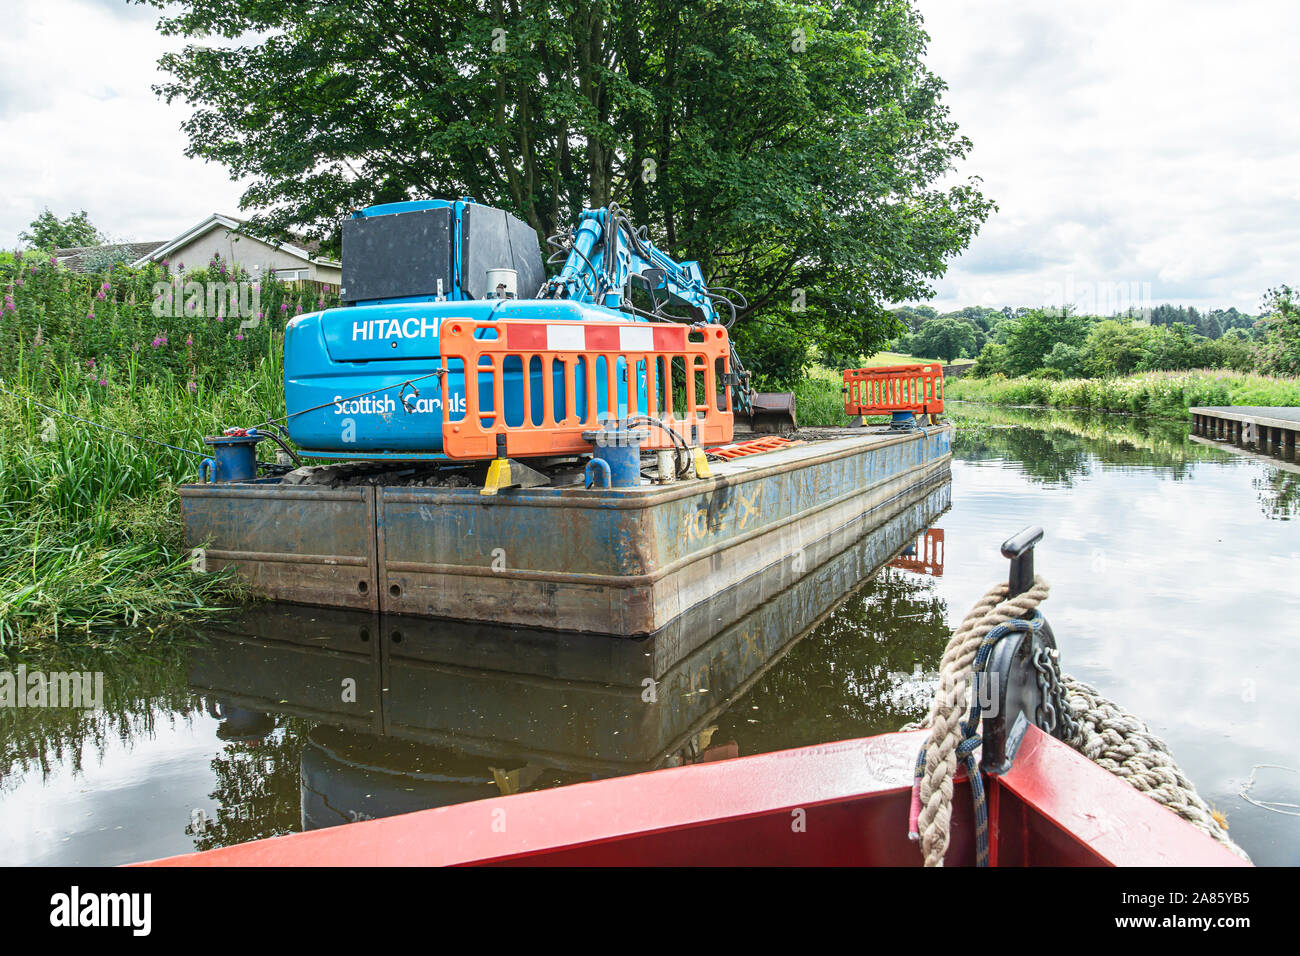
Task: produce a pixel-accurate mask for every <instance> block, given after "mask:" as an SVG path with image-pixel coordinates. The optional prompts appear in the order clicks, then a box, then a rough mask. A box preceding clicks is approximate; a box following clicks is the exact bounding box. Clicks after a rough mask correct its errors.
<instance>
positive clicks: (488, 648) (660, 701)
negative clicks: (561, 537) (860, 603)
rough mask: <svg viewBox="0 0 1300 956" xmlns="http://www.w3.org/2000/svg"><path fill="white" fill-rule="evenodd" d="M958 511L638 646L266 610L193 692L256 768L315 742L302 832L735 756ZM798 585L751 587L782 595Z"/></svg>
mask: <svg viewBox="0 0 1300 956" xmlns="http://www.w3.org/2000/svg"><path fill="white" fill-rule="evenodd" d="M949 498H950V484H949V483H948V482H947V481H944V482H943V483H942V484H938V485H936V486H935V487H934V488H933V489H932V490H931V491H930V492H929V493H928V494H927V495H926V496H925V497H924V498H923V499H922V500H920V501H918V502H917V503H916V504H914V505H912V506H910V507H908V508H906V509H905V510H903V511H902V512H901V513H900V514H899V515H898V516H896V517H895V518H893V519H892V520H890V521H889V522H887V523H886V524H884V525H882V526H881V527H880V528H877V529H876V530H874V531H873V532H871V533H870V534H868V535H866V536H865V537H863V538H860V539H859V540H858V541H857V542H856V543H855V544H854V545H852V546H851V547H849V548H847V549H846V550H844V551H842V552H840V553H839V554H838V555H835V556H834V557H832V558H830V559H829V560H827V561H825V562H824V563H823V564H821V565H820V566H819V567H816V568H814V569H812V570H811V571H807V572H806V573H805V574H804V576H803V577H802V578H801V579H800V580H798V581H797V582H796V583H794V584H793V585H791V586H788V587H786V588H785V589H784V590H781V591H779V592H778V593H775V594H774V596H772V597H770V598H769V599H768V600H766V601H765V602H764V603H762V604H760V605H759V606H758V607H757V608H755V609H754V610H751V611H749V612H748V613H746V614H744V615H743V616H738V615H737V614H736V613H735V609H736V608H743V607H747V606H752V604H753V594H752V592H751V593H747V594H734V593H724V594H720V595H719V596H718V597H717V598H715V599H714V600H713V601H711V602H709V603H708V604H706V605H704V606H702V607H700V608H697V609H696V611H694V612H692V613H690V614H688V615H687V616H685V617H684V618H682V619H679V620H678V621H677V622H675V623H674V624H673V625H672V626H671V627H669V628H667V629H665V630H664V631H662V632H660V633H658V634H655V635H651V636H650V637H647V638H643V639H636V640H633V639H626V638H620V637H610V636H599V635H582V634H573V633H559V632H543V631H532V630H521V629H516V628H508V627H499V626H489V625H467V624H460V623H452V622H446V621H432V620H425V619H417V618H405V617H395V616H376V615H371V614H366V613H362V612H351V611H341V610H329V609H301V608H290V607H284V606H267V607H263V608H259V609H256V610H254V611H252V612H249V613H248V614H246V615H244V616H243V617H241V618H240V619H239V620H238V621H236V622H234V623H232V624H229V625H227V626H226V627H225V628H224V629H221V630H217V631H213V632H210V636H209V640H208V641H207V643H206V644H205V646H203V647H200V648H198V649H196V650H195V651H194V652H193V653H192V657H191V664H190V683H191V685H192V686H193V688H194V689H195V690H196V691H198V692H199V693H201V694H202V695H203V696H204V697H206V698H208V699H209V701H210V704H209V706H210V707H212V708H213V710H212V712H213V713H214V714H216V715H218V716H220V715H223V714H228V715H230V720H232V721H237V722H238V724H239V727H238V728H235V727H231V728H230V731H229V734H230V739H239V740H241V741H244V742H245V744H246V745H247V746H249V748H250V750H252V751H256V747H255V746H254V741H251V740H250V739H249V738H248V737H247V736H246V734H247V732H248V731H249V730H250V729H251V730H252V731H253V732H254V735H255V733H256V730H257V729H258V728H259V727H264V728H266V730H267V731H268V732H269V731H270V729H271V728H272V727H273V726H275V724H276V723H277V719H278V720H280V721H283V720H285V719H291V718H292V717H295V716H296V717H302V718H307V719H308V721H311V722H313V723H314V724H315V726H313V727H311V728H310V729H308V730H306V733H305V739H303V740H302V741H301V757H300V760H301V764H300V766H301V774H300V782H301V809H302V826H303V828H304V829H318V828H322V827H328V826H334V825H337V824H341V823H348V822H353V821H356V820H363V819H371V818H374V817H382V816H390V815H393V814H398V813H405V812H409V811H412V810H417V809H423V808H428V807H434V806H445V805H449V804H454V803H462V802H465V801H469V800H477V799H481V798H485V797H491V796H497V795H499V794H502V793H514V792H517V791H520V790H530V789H541V788H544V787H550V786H555V785H559V784H565V783H573V782H578V781H580V780H589V779H595V778H599V777H608V776H616V775H621V774H628V773H635V772H639V771H644V770H651V769H655V768H658V767H665V766H675V765H678V764H681V763H694V762H700V761H704V760H712V759H720V758H724V757H730V756H737V755H739V748H738V747H737V745H736V742H735V740H734V739H719V735H718V733H717V731H718V725H719V721H718V718H719V717H720V715H722V714H723V713H724V711H726V710H727V709H728V708H729V707H732V706H733V705H734V703H735V701H736V700H737V699H738V698H740V697H741V696H743V695H744V694H745V693H746V692H747V691H748V690H749V689H750V688H751V687H752V686H754V684H755V683H756V682H758V681H759V680H761V679H762V678H763V676H764V675H765V674H766V673H767V672H768V671H769V670H770V669H771V668H772V667H773V665H775V664H776V663H777V662H778V661H779V660H781V658H782V657H784V656H785V655H786V654H787V653H788V652H789V651H790V650H791V648H792V647H794V646H795V645H796V644H797V643H798V642H799V641H800V639H801V638H802V637H804V636H805V635H806V634H807V633H808V632H809V631H810V629H812V628H813V627H814V626H815V625H817V624H818V623H819V622H820V621H821V620H822V619H823V618H824V617H826V615H827V614H828V613H829V612H830V611H832V610H833V609H834V608H835V607H836V605H837V604H839V603H840V602H841V601H842V600H844V599H845V598H847V597H849V596H850V595H852V594H853V593H855V592H856V591H858V590H859V589H860V588H861V587H862V586H863V585H864V584H865V583H866V582H868V581H869V580H870V579H871V578H872V577H873V575H874V574H875V573H876V572H877V571H878V570H879V569H881V568H882V567H883V566H885V565H886V564H887V563H889V561H890V560H891V559H892V558H894V557H895V556H896V555H898V554H899V553H900V552H901V551H902V550H903V549H905V548H907V547H909V546H912V547H915V545H916V541H917V536H918V534H921V535H922V540H925V538H924V535H923V532H924V531H925V529H926V528H927V527H928V526H929V524H930V523H931V521H932V520H933V519H934V518H935V517H936V516H937V515H938V514H940V513H941V512H942V511H943V510H944V509H945V508H946V507H947V506H948V503H949ZM797 570H799V571H803V570H804V569H802V568H799V569H797ZM789 573H790V569H789V568H774V569H772V571H771V576H770V579H766V580H765V575H764V574H759V575H756V576H755V578H754V580H753V581H752V582H751V583H749V584H748V585H747V587H748V588H759V589H762V588H765V587H772V588H773V589H775V588H776V587H778V586H779V584H778V583H776V582H777V580H778V577H779V578H783V579H784V580H788V578H789ZM784 580H781V581H780V583H784ZM729 611H730V613H729ZM258 714H262V715H266V714H275V715H280V716H279V717H278V718H271V717H269V716H267V717H265V722H264V723H262V724H259V723H258V721H257V719H256V715H258ZM286 715H287V717H286ZM229 835H230V836H233V835H234V834H233V833H231V834H229ZM245 838H247V837H245ZM222 842H226V841H225V840H217V841H215V842H209V841H206V840H205V841H199V843H200V847H202V846H205V845H207V846H211V845H220V844H221V843H222Z"/></svg>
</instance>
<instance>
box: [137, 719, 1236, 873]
mask: <svg viewBox="0 0 1300 956" xmlns="http://www.w3.org/2000/svg"><path fill="white" fill-rule="evenodd" d="M924 740H925V734H924V733H923V732H915V733H898V734H884V735H882V736H879V737H868V738H863V739H859V740H847V741H840V742H837V743H829V744H822V745H819V746H815V747H805V748H800V749H797V750H785V751H779V752H776V753H766V754H758V755H756V756H752V757H742V758H738V759H735V760H722V761H717V762H711V763H703V764H695V765H691V766H685V767H675V768H672V769H667V770H658V771H654V772H651V773H642V774H634V775H631V776H626V777H616V778H612V779H607V780H598V781H594V782H591V783H582V784H576V785H573V786H567V787H558V788H555V789H550V790H540V791H535V792H530V793H522V794H516V795H513V796H508V797H498V798H493V799H489V800H477V801H473V802H470V803H462V804H457V805H454V806H449V807H439V808H436V809H432V810H422V811H419V812H416V813H409V814H404V815H402V816H396V817H388V818H385V819H380V820H370V821H365V822H361V823H353V824H348V825H346V826H340V827H334V828H332V829H327V830H316V831H312V832H308V833H297V834H293V835H290V836H284V837H277V838H274V839H269V840H259V841H257V842H254V843H245V844H241V845H238V846H230V847H224V848H221V849H216V850H208V851H206V852H203V853H194V854H189V855H186V856H176V857H170V858H168V859H164V860H158V861H155V862H154V863H153V864H151V865H159V866H358V865H359V866H446V865H466V864H489V863H496V864H514V865H584V866H600V865H616V866H617V865H637V866H656V865H678V866H680V865H742V866H744V865H752V866H771V865H805V866H837V865H847V866H864V865H865V866H871V865H877V866H879V865H883V866H919V865H920V863H921V856H920V853H919V852H918V849H917V845H916V844H915V843H912V842H910V841H909V840H908V838H907V811H908V801H909V797H910V788H911V783H912V771H913V764H914V762H915V760H916V754H917V750H918V749H919V748H920V747H921V745H922V744H923V743H924ZM987 788H988V794H989V824H990V862H991V864H992V865H994V866H998V865H1001V866H1021V865H1048V866H1098V865H1100V866H1153V865H1154V866H1244V865H1247V864H1245V863H1244V862H1243V861H1242V860H1240V859H1238V858H1237V857H1236V856H1234V855H1233V854H1232V853H1230V852H1229V851H1228V850H1226V849H1224V848H1223V847H1222V846H1220V845H1219V844H1218V843H1216V842H1215V841H1214V840H1212V839H1211V838H1210V837H1208V836H1206V835H1205V834H1203V833H1201V832H1200V831H1199V830H1197V829H1196V828H1195V827H1193V826H1192V825H1191V824H1189V823H1187V822H1185V821H1184V820H1182V819H1181V818H1180V817H1178V816H1176V815H1175V814H1174V813H1172V812H1171V811H1169V810H1167V809H1165V808H1164V807H1162V806H1160V805H1159V804H1157V803H1156V802H1155V801H1153V800H1151V799H1150V798H1148V797H1146V796H1144V795H1143V794H1141V793H1139V792H1138V791H1136V790H1134V789H1133V788H1132V787H1130V786H1129V785H1128V784H1127V783H1125V782H1123V781H1122V780H1119V779H1118V778H1116V777H1114V776H1112V775H1111V774H1109V773H1108V772H1107V771H1106V770H1104V769H1102V768H1100V767H1098V766H1096V765H1094V764H1093V763H1091V762H1090V761H1088V760H1087V759H1086V758H1085V757H1083V756H1081V755H1080V754H1078V753H1075V752H1074V751H1073V750H1071V749H1070V748H1069V747H1067V746H1065V745H1064V744H1062V743H1060V742H1059V741H1057V740H1055V739H1053V738H1051V737H1049V736H1048V735H1046V734H1044V733H1042V732H1041V731H1040V730H1038V729H1037V728H1034V727H1030V728H1029V730H1028V732H1027V735H1026V737H1025V740H1024V742H1023V743H1022V745H1021V747H1020V750H1019V753H1018V754H1017V756H1016V760H1015V764H1014V766H1013V767H1012V768H1011V769H1010V770H1009V771H1008V772H1007V773H1006V774H1004V775H1002V776H999V777H988V778H987ZM956 790H957V792H956V793H955V794H954V798H953V822H952V842H951V844H950V847H949V850H948V855H947V858H946V862H947V863H948V864H949V865H963V864H971V863H973V862H974V843H973V839H972V836H973V834H972V823H971V801H970V794H969V790H968V786H967V783H966V781H965V779H964V778H959V779H958V781H957V785H956Z"/></svg>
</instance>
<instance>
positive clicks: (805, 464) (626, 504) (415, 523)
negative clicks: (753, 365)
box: [180, 424, 952, 635]
mask: <svg viewBox="0 0 1300 956" xmlns="http://www.w3.org/2000/svg"><path fill="white" fill-rule="evenodd" d="M840 435H842V436H843V437H827V438H822V439H820V440H816V441H810V442H807V443H805V444H799V445H794V446H792V447H789V448H785V449H783V450H780V451H774V452H769V453H766V454H762V455H756V456H752V457H749V458H741V459H736V460H733V461H728V462H724V463H722V464H718V465H715V466H714V467H713V477H712V478H709V479H705V480H692V481H684V482H676V483H671V484H667V485H646V486H643V487H640V488H632V489H613V490H610V489H590V490H588V489H582V488H577V487H562V488H554V487H539V488H531V489H519V490H514V491H509V492H503V493H501V494H499V495H496V496H494V497H488V496H483V495H480V494H479V493H478V491H477V489H474V488H409V487H371V486H364V487H353V488H337V489H331V488H327V487H316V486H303V485H297V486H286V485H282V484H281V483H279V482H278V481H275V480H262V481H257V482H249V483H245V484H224V485H221V484H218V485H212V484H206V485H203V484H195V485H185V486H183V487H182V488H181V490H180V495H181V505H182V511H183V514H184V520H185V528H186V535H187V540H188V542H189V545H190V546H191V547H192V548H195V549H202V560H201V564H202V566H203V567H205V568H206V570H208V571H216V570H220V569H221V568H223V567H226V566H228V565H231V564H233V565H235V566H236V567H237V568H238V570H239V573H240V574H241V575H242V576H243V577H245V578H246V579H247V580H248V581H249V583H250V584H251V585H252V587H253V589H254V590H255V591H256V592H258V593H259V594H261V595H263V596H265V597H267V598H270V599H273V600H279V601H289V602H294V603H302V604H313V605H321V606H329V607H343V608H354V609H359V610H369V611H376V612H381V613H385V614H403V615H416V616H420V617H431V618H450V619H458V620H469V621H479V622H490V623H496V624H508V625H517V626H526V627H540V628H548V629H555V630H565V631H588V632H595V633H603V634H626V635H642V634H651V633H655V632H657V631H659V630H661V629H662V628H664V627H666V626H667V625H668V624H669V623H671V622H672V621H674V620H675V619H677V618H678V617H680V616H681V615H682V614H684V613H686V612H687V611H689V610H690V609H691V608H693V607H696V606H698V605H700V604H702V603H703V602H705V601H706V600H709V599H710V598H713V597H715V596H716V595H718V594H719V593H720V592H724V591H727V590H728V589H733V588H739V586H740V585H743V584H745V583H746V582H747V581H751V579H752V580H759V581H762V582H764V583H763V585H762V587H760V588H753V587H749V588H740V590H743V592H744V594H745V598H744V600H745V601H746V602H747V603H750V605H751V606H756V605H757V604H758V603H761V602H762V601H765V600H767V599H769V598H771V597H772V596H774V595H775V594H777V593H779V592H780V591H781V590H784V589H785V588H786V587H788V586H789V585H790V584H792V583H793V582H795V581H796V580H798V579H799V578H800V577H802V576H803V575H804V574H806V573H807V572H809V571H811V570H812V569H814V568H815V567H817V566H818V565H819V564H821V563H822V562H823V561H825V560H826V559H827V558H829V557H830V556H831V555H833V554H835V553H837V552H839V551H841V550H843V549H844V548H845V547H847V546H849V545H850V544H852V543H853V542H854V541H856V540H857V539H858V538H860V537H862V536H863V535H864V534H866V533H868V532H869V531H871V530H872V529H873V528H875V527H879V526H880V525H883V524H885V523H886V522H888V521H890V520H891V519H892V518H893V517H895V516H896V515H898V514H899V513H901V512H903V511H905V510H906V509H908V508H910V507H912V506H913V505H915V504H917V503H918V502H920V501H921V500H923V499H925V498H926V497H927V496H928V495H929V494H930V493H931V492H932V491H933V490H934V489H935V487H936V486H940V485H945V484H946V483H947V482H948V480H949V476H950V462H951V443H952V428H951V426H950V425H946V424H944V425H937V426H931V427H926V428H918V429H912V430H908V431H897V432H889V431H875V432H862V431H858V432H857V433H856V434H845V433H844V432H841V433H840ZM751 602H752V603H751ZM748 609H749V608H748V607H745V608H736V609H735V610H736V612H737V613H744V612H745V611H746V610H748Z"/></svg>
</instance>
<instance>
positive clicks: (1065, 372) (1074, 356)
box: [1043, 342, 1083, 378]
mask: <svg viewBox="0 0 1300 956" xmlns="http://www.w3.org/2000/svg"><path fill="white" fill-rule="evenodd" d="M1043 368H1047V369H1052V370H1053V371H1056V372H1060V373H1061V377H1062V378H1077V377H1078V376H1079V375H1080V374H1081V373H1082V372H1083V350H1082V349H1081V348H1080V347H1079V346H1077V345H1069V344H1067V343H1065V342H1057V343H1056V344H1055V345H1053V346H1052V348H1051V351H1049V352H1048V353H1047V354H1046V355H1045V356H1043Z"/></svg>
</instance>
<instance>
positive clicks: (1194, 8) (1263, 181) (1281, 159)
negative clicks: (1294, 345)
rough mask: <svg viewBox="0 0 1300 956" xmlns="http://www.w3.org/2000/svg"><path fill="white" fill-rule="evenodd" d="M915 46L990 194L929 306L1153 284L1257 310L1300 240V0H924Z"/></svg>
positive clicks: (1202, 301)
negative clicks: (983, 220) (1294, 0)
mask: <svg viewBox="0 0 1300 956" xmlns="http://www.w3.org/2000/svg"><path fill="white" fill-rule="evenodd" d="M919 7H920V10H921V12H922V14H923V15H924V17H925V20H926V29H927V31H928V32H929V33H930V35H931V38H932V42H931V44H930V49H929V54H928V61H929V63H930V65H931V67H932V68H933V69H934V70H935V72H936V73H938V74H939V75H940V76H941V77H943V78H944V79H945V80H946V81H947V82H948V84H949V86H950V90H949V93H948V96H947V102H948V103H949V105H950V106H951V108H952V115H953V118H954V119H956V120H957V122H958V123H959V124H960V125H961V129H962V132H963V133H965V134H966V135H967V136H969V137H970V138H971V140H972V141H973V142H974V144H975V149H974V150H973V152H972V155H971V157H970V159H969V160H968V162H967V163H966V164H965V165H964V167H963V169H962V170H961V172H962V173H963V174H977V175H980V176H982V177H983V178H984V181H985V185H986V192H987V194H988V195H989V196H991V197H992V198H993V199H995V200H996V201H997V202H998V204H999V206H1000V211H999V212H998V213H996V214H995V215H994V217H993V218H992V219H991V220H990V222H989V223H988V225H986V227H985V228H984V230H983V232H982V233H981V235H980V236H979V237H978V238H977V239H976V240H975V241H974V242H973V243H972V245H971V247H970V249H969V250H968V251H967V252H966V253H965V254H964V255H962V256H961V257H960V258H958V259H957V260H955V261H954V263H953V264H952V266H951V268H950V270H949V273H948V275H947V276H946V277H945V278H944V279H943V280H942V281H941V282H940V283H939V284H938V287H937V288H938V293H939V294H938V301H937V302H936V303H935V304H936V305H937V306H939V307H940V308H948V307H955V306H961V305H969V304H986V305H999V306H1000V305H1035V304H1040V303H1043V302H1046V301H1048V300H1049V294H1050V292H1051V291H1054V290H1057V289H1061V288H1065V287H1067V286H1068V287H1072V288H1074V289H1075V290H1076V291H1077V292H1079V293H1081V294H1082V295H1083V297H1086V296H1087V295H1088V294H1093V295H1094V297H1096V298H1099V299H1100V298H1103V297H1101V296H1095V292H1096V290H1097V289H1098V288H1099V287H1100V286H1103V285H1107V284H1114V283H1125V284H1135V285H1136V286H1137V287H1138V288H1145V287H1147V285H1148V284H1149V288H1150V294H1151V296H1152V298H1153V299H1154V300H1155V302H1157V303H1158V302H1162V301H1167V300H1172V301H1178V302H1183V303H1186V304H1191V305H1198V306H1209V307H1217V306H1223V307H1227V306H1229V305H1235V306H1237V307H1238V308H1240V309H1248V310H1250V311H1255V310H1256V309H1257V307H1258V304H1259V299H1260V297H1261V295H1262V293H1263V292H1264V291H1265V289H1267V288H1268V287H1270V286H1273V285H1276V284H1278V283H1280V282H1292V283H1294V282H1296V281H1298V280H1300V275H1298V274H1297V273H1296V271H1295V270H1296V266H1295V263H1296V262H1297V261H1298V260H1300V227H1298V226H1297V223H1300V167H1298V166H1297V164H1296V163H1295V161H1294V157H1295V155H1296V153H1297V149H1298V148H1300V121H1298V119H1297V116H1296V111H1295V110H1294V107H1293V105H1292V99H1293V96H1294V90H1295V89H1296V88H1297V85H1298V84H1297V81H1298V80H1300V63H1298V62H1297V60H1296V59H1295V57H1294V51H1293V50H1292V49H1291V46H1292V43H1293V38H1294V37H1295V36H1296V35H1297V28H1300V6H1296V5H1294V4H1279V3H1273V2H1264V0H1244V2H1239V3H1234V4H1224V3H1212V2H1208V0H1144V2H1143V3H1140V4H1135V3H1131V2H1123V0H1087V2H1083V0H1068V2H1058V3H1054V4H1052V5H1050V6H1047V5H1042V6H1039V5H1035V6H1034V7H1033V8H1031V9H1026V5H1025V4H1023V3H1022V2H1014V0H920V2H919Z"/></svg>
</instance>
